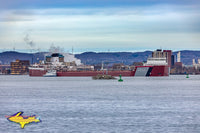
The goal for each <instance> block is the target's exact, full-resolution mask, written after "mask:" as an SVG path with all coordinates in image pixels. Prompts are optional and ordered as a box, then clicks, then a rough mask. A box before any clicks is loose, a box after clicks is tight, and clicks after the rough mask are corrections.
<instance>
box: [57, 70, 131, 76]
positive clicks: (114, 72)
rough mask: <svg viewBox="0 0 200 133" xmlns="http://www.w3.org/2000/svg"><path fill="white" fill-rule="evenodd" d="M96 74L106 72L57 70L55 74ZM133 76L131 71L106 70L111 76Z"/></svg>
mask: <svg viewBox="0 0 200 133" xmlns="http://www.w3.org/2000/svg"><path fill="white" fill-rule="evenodd" d="M97 74H106V72H105V71H104V72H103V71H65V72H59V71H58V72H57V76H83V77H84V76H96V75H97ZM120 74H121V75H122V76H133V71H108V75H112V76H119V75H120Z"/></svg>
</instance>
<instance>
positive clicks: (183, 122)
mask: <svg viewBox="0 0 200 133" xmlns="http://www.w3.org/2000/svg"><path fill="white" fill-rule="evenodd" d="M122 78H123V80H124V82H118V81H117V80H92V79H91V77H29V76H0V132H1V133H22V132H24V133H25V132H29V133H31V132H37V133H38V132H43V133H48V132H50V133H54V132H55V133H64V132H73V133H115V132H116V133H129V132H130V133H199V132H200V76H190V78H189V79H187V78H186V76H185V75H182V76H169V77H122ZM19 111H23V112H24V114H23V115H26V116H29V115H37V116H38V117H40V119H41V120H42V122H41V123H38V124H30V125H27V126H26V127H25V128H24V129H21V128H20V125H19V124H16V123H13V122H9V121H8V120H7V119H6V117H5V116H7V115H13V114H14V113H17V112H19Z"/></svg>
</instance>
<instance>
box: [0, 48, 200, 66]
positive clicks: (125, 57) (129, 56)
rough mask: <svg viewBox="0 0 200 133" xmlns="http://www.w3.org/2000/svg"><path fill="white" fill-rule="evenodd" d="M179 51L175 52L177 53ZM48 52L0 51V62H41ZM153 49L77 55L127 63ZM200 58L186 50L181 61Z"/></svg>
mask: <svg viewBox="0 0 200 133" xmlns="http://www.w3.org/2000/svg"><path fill="white" fill-rule="evenodd" d="M177 53H178V52H173V54H174V55H176V54H177ZM45 54H46V52H39V53H31V54H30V53H19V52H15V51H7V52H3V53H0V63H1V64H10V62H12V61H15V60H16V59H20V60H29V61H30V62H31V63H32V62H33V63H35V62H39V60H44V57H45ZM151 54H152V51H144V52H135V53H132V52H101V53H96V52H85V53H81V54H76V55H75V57H76V58H78V59H81V61H82V63H84V64H90V65H93V64H100V63H102V61H104V62H109V63H111V64H112V63H124V64H127V65H130V64H133V62H142V61H146V60H147V58H148V57H151ZM198 58H199V59H200V51H191V50H184V51H181V61H182V62H183V64H185V65H191V64H192V59H196V60H197V59H198Z"/></svg>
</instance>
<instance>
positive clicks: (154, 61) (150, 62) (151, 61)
mask: <svg viewBox="0 0 200 133" xmlns="http://www.w3.org/2000/svg"><path fill="white" fill-rule="evenodd" d="M155 65H156V66H167V65H168V63H167V59H166V58H148V59H147V62H146V63H144V66H155Z"/></svg>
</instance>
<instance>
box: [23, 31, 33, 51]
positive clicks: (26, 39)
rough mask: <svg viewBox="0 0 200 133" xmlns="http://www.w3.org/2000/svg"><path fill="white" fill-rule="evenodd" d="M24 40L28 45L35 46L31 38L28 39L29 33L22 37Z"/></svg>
mask: <svg viewBox="0 0 200 133" xmlns="http://www.w3.org/2000/svg"><path fill="white" fill-rule="evenodd" d="M24 41H25V42H26V44H27V45H29V46H30V47H31V48H33V47H34V46H35V43H34V42H33V40H31V39H30V36H29V34H28V33H27V34H26V35H25V37H24Z"/></svg>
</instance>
